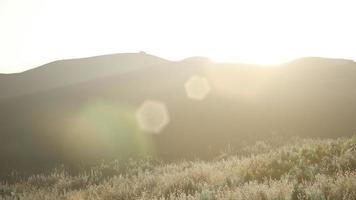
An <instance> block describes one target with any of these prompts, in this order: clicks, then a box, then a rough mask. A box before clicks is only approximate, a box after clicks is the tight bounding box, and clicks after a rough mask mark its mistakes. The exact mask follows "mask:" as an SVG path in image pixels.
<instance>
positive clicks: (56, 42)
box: [0, 0, 356, 73]
mask: <svg viewBox="0 0 356 200" xmlns="http://www.w3.org/2000/svg"><path fill="white" fill-rule="evenodd" d="M355 6H356V2H355V3H354V2H353V0H350V1H347V0H334V1H331V0H294V1H290V0H269V1H266V0H245V1H242V0H241V1H240V0H231V1H228V0H211V1H210V0H174V1H173V0H149V1H148V0H141V1H140V0H126V1H121V0H112V1H108V0H22V1H21V0H0V73H11V72H19V71H23V70H26V69H29V68H33V67H36V66H39V65H41V64H44V63H47V62H50V61H53V60H58V59H65V58H76V57H85V56H93V55H100V54H109V53H124V52H138V51H141V50H142V51H146V52H147V53H150V54H154V55H157V56H160V57H163V58H167V59H171V60H179V59H182V58H185V57H189V56H207V57H210V58H211V59H212V60H214V61H219V62H245V63H258V64H264V63H265V64H273V63H281V62H285V61H288V60H291V59H294V58H298V57H304V56H321V57H334V58H347V59H356V21H355V20H356V12H355V8H356V7H355Z"/></svg>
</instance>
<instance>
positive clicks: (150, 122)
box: [136, 100, 170, 134]
mask: <svg viewBox="0 0 356 200" xmlns="http://www.w3.org/2000/svg"><path fill="white" fill-rule="evenodd" d="M136 118H137V121H138V124H139V126H140V128H141V129H142V130H143V131H146V132H150V133H155V134H158V133H160V132H161V131H162V129H163V128H164V127H165V126H166V125H167V124H168V123H169V120H170V119H169V114H168V111H167V107H166V105H165V104H164V103H162V102H160V101H154V100H146V101H144V102H143V103H142V104H141V106H140V107H139V109H138V110H137V112H136Z"/></svg>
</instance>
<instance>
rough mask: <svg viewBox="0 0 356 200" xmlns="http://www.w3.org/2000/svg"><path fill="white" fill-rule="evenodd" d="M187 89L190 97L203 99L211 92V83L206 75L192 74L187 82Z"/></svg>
mask: <svg viewBox="0 0 356 200" xmlns="http://www.w3.org/2000/svg"><path fill="white" fill-rule="evenodd" d="M185 91H186V94H187V96H188V98H191V99H194V100H203V99H205V97H206V95H208V93H209V92H210V85H209V82H208V80H207V79H206V78H205V77H202V76H192V77H191V78H190V79H189V80H188V81H187V82H186V83H185Z"/></svg>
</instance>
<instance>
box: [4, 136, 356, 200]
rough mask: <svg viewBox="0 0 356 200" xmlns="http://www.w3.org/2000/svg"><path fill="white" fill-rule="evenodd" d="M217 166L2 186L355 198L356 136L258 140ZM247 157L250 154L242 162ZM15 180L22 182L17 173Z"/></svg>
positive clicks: (57, 173)
mask: <svg viewBox="0 0 356 200" xmlns="http://www.w3.org/2000/svg"><path fill="white" fill-rule="evenodd" d="M232 152H233V151H230V150H229V151H227V152H225V153H224V156H222V157H220V158H217V159H215V160H212V161H199V160H196V161H179V162H176V163H170V164H164V163H160V162H152V161H150V160H141V161H134V160H131V161H128V162H127V163H125V165H124V166H125V167H123V165H122V164H120V163H118V162H115V161H113V162H107V163H103V164H101V165H98V166H93V168H92V169H91V170H89V171H88V170H87V171H83V172H82V173H80V174H78V175H70V174H69V173H68V172H67V171H66V170H65V169H64V168H57V169H54V170H53V172H52V173H51V174H37V175H32V176H30V177H24V178H21V177H20V178H19V177H17V181H16V182H13V183H7V182H5V181H3V182H2V183H1V185H0V197H1V198H2V199H29V200H30V199H31V200H32V199H36V200H37V199H64V200H65V199H68V200H84V199H102V200H114V199H118V200H120V199H122V200H130V199H157V200H163V199H177V200H178V199H200V200H213V199H245V200H248V199H251V200H255V199H259V200H269V199H271V200H272V199H273V200H283V199H291V200H296V199H306V200H332V199H340V200H341V199H342V200H355V199H356V136H354V137H352V138H340V139H334V140H331V139H325V140H319V139H296V140H293V141H292V142H288V143H287V144H285V145H283V146H280V147H278V148H274V147H272V146H271V145H268V144H264V143H263V142H259V143H257V144H256V145H254V146H251V147H248V148H245V149H244V150H242V151H240V154H236V155H235V153H232ZM241 155H243V156H241ZM13 176H16V174H14V175H13Z"/></svg>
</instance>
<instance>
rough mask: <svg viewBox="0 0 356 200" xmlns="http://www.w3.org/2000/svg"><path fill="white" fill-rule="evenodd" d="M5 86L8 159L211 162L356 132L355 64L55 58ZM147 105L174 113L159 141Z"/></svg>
mask: <svg viewBox="0 0 356 200" xmlns="http://www.w3.org/2000/svg"><path fill="white" fill-rule="evenodd" d="M12 76H13V77H12ZM192 77H201V78H203V79H206V80H207V82H208V84H209V89H210V90H209V92H208V94H207V95H206V96H205V98H204V99H203V100H195V99H191V98H188V96H187V93H186V87H187V82H188V81H189V80H190V79H191V78H192ZM7 81H8V82H7ZM0 82H1V90H0V91H1V92H0V93H1V94H3V95H2V96H3V97H6V98H3V99H0V128H1V130H0V134H1V140H0V150H1V151H0V152H1V156H2V157H7V160H10V159H9V158H12V159H15V158H20V157H21V158H23V157H26V158H33V157H36V158H38V159H40V160H41V158H51V159H54V160H58V159H63V160H78V159H83V160H86V159H102V158H112V157H120V156H134V155H137V154H142V153H147V152H149V153H150V154H154V155H158V156H160V157H162V158H166V159H172V158H192V157H195V156H199V157H201V158H208V157H211V156H212V155H218V154H219V153H220V151H221V149H223V148H224V147H226V145H227V144H231V145H234V146H238V145H239V144H242V143H244V142H248V141H253V140H263V139H264V138H267V137H274V136H275V135H276V134H278V135H282V136H286V137H290V136H310V137H339V136H348V135H352V134H354V133H355V132H356V90H355V86H356V63H354V62H353V61H348V60H337V59H324V58H304V59H298V60H296V61H293V62H290V63H287V64H283V65H276V66H272V67H265V66H260V65H246V64H226V63H225V64H224V63H214V62H212V61H209V60H208V59H205V58H200V57H198V58H190V59H186V60H182V61H176V62H173V61H166V60H164V59H160V58H157V57H154V56H150V55H146V54H119V55H111V56H102V57H94V58H86V59H78V60H69V61H57V62H54V63H51V64H48V65H44V66H42V67H40V68H36V69H34V70H30V71H27V72H24V73H22V74H15V75H9V76H6V77H1V79H0ZM6 85H7V87H6ZM11 85H14V86H11ZM15 88H16V89H15ZM11 89H12V90H13V91H11V92H10V90H11ZM198 89H199V88H198ZM145 100H154V101H159V102H162V103H164V105H165V106H166V108H167V112H168V114H169V123H168V125H167V126H166V127H164V128H163V129H162V132H161V133H160V134H150V133H145V132H142V131H140V129H139V128H138V125H137V122H136V118H135V116H136V111H137V109H138V108H139V107H140V105H142V103H143V102H145ZM5 160H6V159H5ZM9 163H10V161H9ZM9 165H10V164H9Z"/></svg>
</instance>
